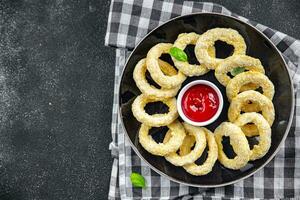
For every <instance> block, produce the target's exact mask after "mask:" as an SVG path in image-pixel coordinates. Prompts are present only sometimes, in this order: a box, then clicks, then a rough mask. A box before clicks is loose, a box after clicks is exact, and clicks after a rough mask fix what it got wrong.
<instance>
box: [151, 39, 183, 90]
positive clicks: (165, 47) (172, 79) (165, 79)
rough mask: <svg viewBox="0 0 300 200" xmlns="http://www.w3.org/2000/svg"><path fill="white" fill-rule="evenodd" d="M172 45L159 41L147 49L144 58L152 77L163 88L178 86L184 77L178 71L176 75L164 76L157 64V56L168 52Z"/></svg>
mask: <svg viewBox="0 0 300 200" xmlns="http://www.w3.org/2000/svg"><path fill="white" fill-rule="evenodd" d="M172 46H173V45H172V44H170V43H159V44H157V45H155V46H154V47H152V48H151V49H150V50H149V52H148V54H147V58H146V63H147V69H148V71H149V73H150V75H151V77H152V79H153V80H154V81H155V82H156V83H157V84H158V85H160V86H161V87H163V88H174V87H178V86H180V85H181V84H182V82H183V81H184V80H185V79H186V76H185V75H184V74H183V73H181V72H180V71H179V72H178V73H177V74H176V75H173V76H166V75H165V74H164V73H163V72H162V70H161V68H160V66H159V62H158V60H159V57H160V56H161V54H163V53H169V51H170V49H171V48H172Z"/></svg>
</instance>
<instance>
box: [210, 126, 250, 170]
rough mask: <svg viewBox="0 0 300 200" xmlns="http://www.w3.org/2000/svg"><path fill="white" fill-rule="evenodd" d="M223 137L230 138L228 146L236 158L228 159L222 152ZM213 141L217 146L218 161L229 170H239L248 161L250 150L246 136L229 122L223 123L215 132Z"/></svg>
mask: <svg viewBox="0 0 300 200" xmlns="http://www.w3.org/2000/svg"><path fill="white" fill-rule="evenodd" d="M223 136H228V137H229V138H230V144H231V145H232V148H233V150H234V152H235V153H236V156H235V157H234V158H233V159H229V158H228V157H227V156H226V154H225V153H224V151H223V144H222V140H223V138H222V137H223ZM215 139H216V142H217V145H218V160H219V161H220V163H221V164H222V165H224V166H225V167H227V168H229V169H240V168H242V167H244V166H245V165H246V164H247V163H248V161H249V159H250V148H249V144H248V141H247V138H246V136H245V135H244V133H243V132H242V130H241V129H240V127H238V126H237V125H235V124H233V123H230V122H223V123H222V124H220V125H219V126H218V127H217V128H216V130H215Z"/></svg>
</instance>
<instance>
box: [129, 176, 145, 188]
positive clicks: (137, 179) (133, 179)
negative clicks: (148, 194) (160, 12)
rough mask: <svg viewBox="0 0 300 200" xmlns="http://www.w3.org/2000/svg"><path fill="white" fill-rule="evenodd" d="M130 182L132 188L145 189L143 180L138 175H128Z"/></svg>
mask: <svg viewBox="0 0 300 200" xmlns="http://www.w3.org/2000/svg"><path fill="white" fill-rule="evenodd" d="M130 180H131V183H132V185H133V186H134V187H141V188H145V187H146V182H145V178H144V177H143V176H142V175H140V174H138V173H135V172H132V173H131V175H130Z"/></svg>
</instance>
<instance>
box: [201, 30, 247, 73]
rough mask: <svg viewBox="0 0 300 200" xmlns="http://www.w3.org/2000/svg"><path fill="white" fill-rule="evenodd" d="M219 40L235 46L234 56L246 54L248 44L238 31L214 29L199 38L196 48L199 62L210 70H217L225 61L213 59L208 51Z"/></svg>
mask: <svg viewBox="0 0 300 200" xmlns="http://www.w3.org/2000/svg"><path fill="white" fill-rule="evenodd" d="M217 40H221V41H223V42H226V43H227V44H230V45H232V46H234V52H233V55H240V54H242V55H244V54H246V48H247V46H246V43H245V41H244V38H243V37H242V36H241V35H240V34H239V32H238V31H236V30H233V29H231V28H214V29H210V30H208V31H206V32H205V33H203V34H202V35H200V36H199V39H198V41H197V43H196V46H195V55H196V57H197V59H198V61H199V62H200V63H201V64H203V65H204V66H205V67H206V68H208V69H215V68H217V66H218V65H219V64H220V63H221V62H222V61H223V60H224V59H220V58H215V57H211V56H210V55H209V54H208V49H209V48H210V47H211V46H214V44H215V42H216V41H217Z"/></svg>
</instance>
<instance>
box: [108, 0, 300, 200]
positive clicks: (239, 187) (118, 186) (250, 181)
mask: <svg viewBox="0 0 300 200" xmlns="http://www.w3.org/2000/svg"><path fill="white" fill-rule="evenodd" d="M193 12H216V13H223V14H226V15H231V16H234V17H236V18H239V19H241V20H243V21H245V22H248V23H250V24H252V25H254V26H256V27H257V28H258V29H259V30H260V31H261V32H263V33H264V34H265V35H266V36H267V37H268V38H270V39H271V41H272V42H273V43H274V44H275V45H276V46H277V48H278V49H279V50H280V51H281V52H282V55H283V56H284V59H285V61H286V62H287V64H288V66H289V71H290V74H291V76H292V78H293V81H294V87H295V91H296V92H297V93H296V94H295V98H296V107H295V116H294V120H293V127H292V128H291V131H290V132H289V134H288V137H287V139H286V141H285V143H284V144H283V145H282V147H281V149H280V151H279V152H278V154H277V155H276V156H275V158H274V159H273V160H272V161H271V162H270V163H269V164H268V165H266V166H265V167H264V168H263V169H262V170H260V171H258V172H257V173H255V174H254V175H253V176H251V177H249V178H247V179H245V180H242V181H240V182H238V183H236V184H234V185H229V186H226V187H219V188H212V189H207V190H205V189H200V188H195V187H188V186H185V185H181V184H178V183H175V182H172V181H170V180H168V179H167V178H166V177H162V176H160V175H158V174H157V173H156V172H154V171H152V170H151V169H150V167H149V166H147V165H146V163H144V162H143V161H142V160H140V159H139V158H138V156H137V155H136V154H135V153H134V152H133V150H132V149H131V147H130V145H129V141H127V138H126V137H125V135H124V130H123V128H122V126H121V124H120V119H119V118H118V88H117V85H118V82H119V79H120V76H121V71H122V68H123V67H124V64H125V61H126V59H127V57H128V55H129V53H130V51H131V50H132V49H133V48H134V47H135V46H136V44H137V43H138V42H139V41H140V40H141V39H142V38H143V36H145V35H146V34H147V33H148V32H149V31H150V30H152V29H153V28H155V27H157V26H158V25H160V24H162V23H163V22H165V21H167V20H168V19H170V18H173V17H176V16H179V15H184V14H189V13H193ZM105 44H106V45H107V46H113V47H116V48H117V49H116V65H115V88H114V102H113V115H112V126H111V130H112V140H113V141H112V143H111V144H110V149H111V152H112V155H113V157H114V162H113V167H112V173H111V182H110V189H109V198H110V199H118V198H122V199H172V198H180V199H181V198H182V199H190V198H192V197H194V198H196V199H252V198H259V199H279V198H286V199H300V93H299V92H300V87H298V83H299V82H300V70H298V68H297V67H298V65H300V41H298V40H295V39H294V38H291V37H289V36H287V35H286V34H283V33H281V32H278V31H275V30H273V29H271V28H268V27H266V26H263V25H261V24H258V23H256V22H253V21H250V20H248V19H246V18H244V17H241V16H237V15H236V14H234V13H231V12H230V11H229V10H227V9H226V8H224V7H222V6H220V5H217V4H212V3H199V2H192V1H184V2H183V3H177V1H175V2H174V1H153V0H144V1H143V0H126V1H121V0H113V1H112V2H111V6H110V12H109V19H108V26H107V33H106V38H105ZM299 68H300V67H299ZM131 172H138V173H140V174H142V175H143V176H144V177H145V179H146V181H147V188H146V189H139V188H133V187H132V185H131V182H130V178H129V177H130V174H131Z"/></svg>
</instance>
